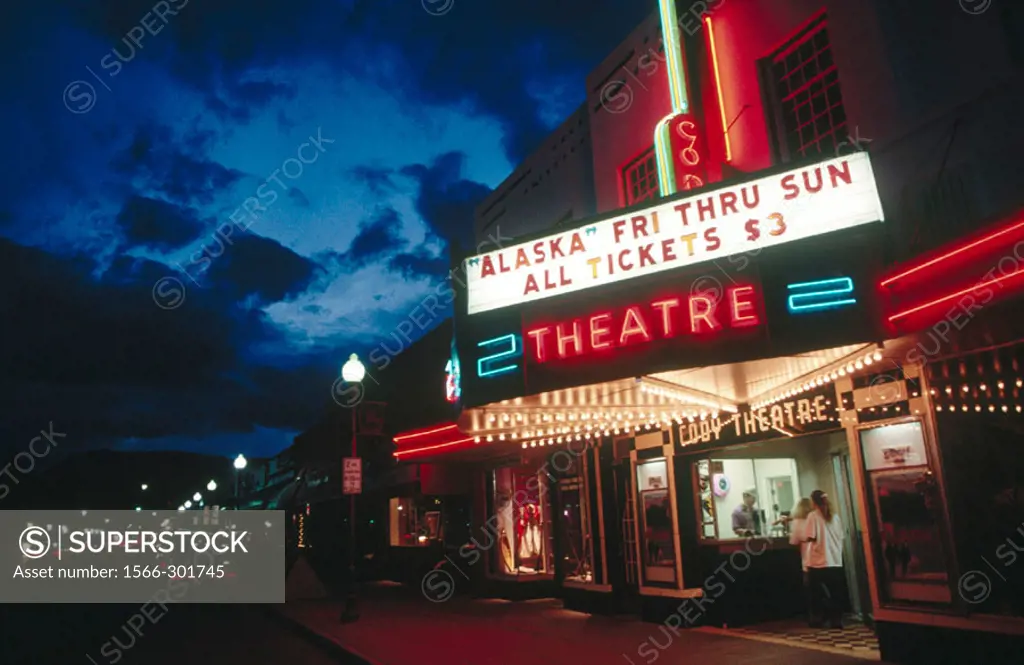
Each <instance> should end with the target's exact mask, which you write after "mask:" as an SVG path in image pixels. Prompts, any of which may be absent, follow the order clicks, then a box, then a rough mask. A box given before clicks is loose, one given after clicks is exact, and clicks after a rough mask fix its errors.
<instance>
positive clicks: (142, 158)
mask: <svg viewBox="0 0 1024 665" xmlns="http://www.w3.org/2000/svg"><path fill="white" fill-rule="evenodd" d="M654 8H655V3H654V0H644V1H642V2H637V1H636V0H604V1H602V0H557V1H555V2H552V1H551V0H518V1H516V2H502V1H500V0H476V1H473V0H366V1H362V0H274V1H269V0H166V1H165V2H154V1H152V0H146V1H143V2H137V1H135V0H111V1H106V2H104V1H101V0H66V1H64V2H57V1H48V0H38V1H34V2H5V3H4V7H3V9H2V10H0V12H2V17H3V28H2V30H3V40H2V41H0V49H2V50H3V57H2V58H0V70H2V72H3V80H4V88H3V89H4V94H3V97H2V101H0V127H2V130H0V131H2V132H3V134H4V137H5V138H4V146H5V148H6V163H7V166H6V168H5V169H4V172H5V173H4V177H3V178H2V179H0V273H2V277H0V314H2V317H3V323H2V325H3V337H4V339H3V345H2V347H0V400H2V402H0V403H2V405H3V407H2V409H0V411H2V416H0V434H2V439H0V440H2V442H3V443H2V446H3V447H2V449H0V463H6V461H7V460H9V459H10V458H11V456H12V455H14V454H15V453H17V452H19V451H23V450H25V449H26V446H27V445H28V442H29V441H30V440H31V439H32V437H33V436H36V435H37V434H38V432H39V430H40V429H45V428H47V425H48V423H49V422H53V423H54V429H55V430H56V431H59V432H64V433H66V434H67V437H66V439H64V440H63V441H62V448H63V451H64V452H67V451H71V450H84V449H90V448H116V449H121V450H157V449H176V450H186V451H196V452H208V453H214V454H223V455H234V454H236V453H238V452H243V453H245V454H246V455H248V456H265V455H272V454H274V453H276V452H278V451H279V450H281V449H282V448H284V447H286V446H288V445H289V444H290V443H291V441H292V437H293V436H294V435H295V434H297V433H298V432H300V431H302V430H303V429H305V428H306V427H308V426H309V425H311V424H312V423H313V422H314V420H315V419H316V418H317V417H318V416H319V415H320V413H321V412H322V409H323V408H324V404H325V402H326V401H329V399H330V390H331V385H332V383H333V382H334V380H335V378H336V377H337V376H338V373H339V368H340V366H341V364H342V363H343V362H344V360H345V359H346V358H347V356H348V354H349V353H351V352H353V351H354V352H359V353H361V354H363V357H364V358H365V357H366V355H365V354H366V353H367V352H368V351H369V350H370V349H372V348H374V347H376V346H378V345H379V344H380V342H381V341H382V340H386V339H389V338H390V337H389V336H390V335H391V332H392V331H393V329H394V326H395V325H396V324H397V323H398V322H399V321H401V320H402V319H404V318H406V317H408V315H409V312H410V311H411V310H412V308H413V307H415V306H416V305H417V304H418V303H419V302H420V301H421V300H422V298H423V297H424V296H425V295H426V294H428V293H430V292H433V291H434V290H435V288H437V286H438V284H439V282H440V280H442V279H444V276H445V275H446V274H447V267H448V259H447V256H446V248H447V243H448V241H449V239H451V238H456V239H460V240H461V241H462V242H467V241H468V236H467V234H471V228H472V212H473V208H474V206H475V204H476V203H477V202H479V201H480V200H481V199H482V198H483V197H484V196H485V195H486V194H487V193H488V192H489V191H490V189H491V188H493V187H495V186H497V185H498V184H499V183H500V182H501V181H502V180H503V179H504V178H505V177H506V176H507V175H508V174H509V173H510V172H511V170H512V168H513V166H514V165H515V164H517V163H519V161H520V160H521V159H522V158H523V157H524V156H525V155H527V154H528V153H529V152H530V150H531V149H532V148H533V147H534V146H535V145H537V143H538V142H539V141H540V140H541V139H542V138H543V137H544V136H545V135H546V134H547V133H548V132H549V131H551V130H552V129H553V128H554V127H556V126H557V125H558V124H559V123H560V122H561V121H562V120H563V119H564V118H565V117H566V116H567V115H568V114H569V113H571V112H572V111H573V110H574V109H575V108H576V107H577V106H578V105H579V104H580V103H581V102H582V101H583V99H584V96H585V86H584V77H585V75H586V74H587V73H588V72H589V71H590V70H591V69H592V68H593V67H594V66H595V65H596V64H597V63H599V62H600V61H601V60H602V59H603V58H604V57H605V56H606V55H607V54H608V53H609V52H610V51H611V50H612V49H613V48H614V47H615V46H616V45H617V44H618V43H619V42H620V41H621V40H622V39H623V38H624V37H625V36H626V35H627V34H628V33H629V31H630V30H631V29H632V27H634V26H636V25H637V24H638V23H639V22H640V21H641V20H642V19H643V18H644V17H645V16H646V15H647V14H648V13H649V12H650V11H652V10H653V9H654ZM300 160H301V161H300ZM218 228H220V229H221V233H220V235H219V236H218V233H217V229H218ZM229 230H230V233H229ZM225 236H227V240H225V239H224V237H225ZM437 322H439V320H438V321H437ZM393 346H394V344H393V343H392V347H393ZM371 371H372V368H371ZM385 373H386V370H385ZM382 378H386V377H382ZM439 389H440V386H439Z"/></svg>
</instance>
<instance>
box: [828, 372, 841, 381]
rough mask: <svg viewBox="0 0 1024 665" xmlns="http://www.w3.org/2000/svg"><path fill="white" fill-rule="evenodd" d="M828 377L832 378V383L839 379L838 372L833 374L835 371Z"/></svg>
mask: <svg viewBox="0 0 1024 665" xmlns="http://www.w3.org/2000/svg"><path fill="white" fill-rule="evenodd" d="M829 376H831V377H832V380H833V381H835V380H836V379H838V378H839V372H835V371H834V372H832V373H831V374H829Z"/></svg>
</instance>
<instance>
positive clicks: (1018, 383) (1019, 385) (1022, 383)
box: [1017, 379, 1024, 388]
mask: <svg viewBox="0 0 1024 665" xmlns="http://www.w3.org/2000/svg"><path fill="white" fill-rule="evenodd" d="M1021 386H1024V381H1021V380H1020V379H1017V387H1018V388H1020V387H1021Z"/></svg>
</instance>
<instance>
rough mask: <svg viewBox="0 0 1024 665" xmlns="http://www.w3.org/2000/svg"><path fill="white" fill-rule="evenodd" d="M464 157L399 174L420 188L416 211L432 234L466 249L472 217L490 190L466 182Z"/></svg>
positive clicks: (443, 157) (450, 155)
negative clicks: (463, 175) (463, 174)
mask: <svg viewBox="0 0 1024 665" xmlns="http://www.w3.org/2000/svg"><path fill="white" fill-rule="evenodd" d="M465 162H466V156H465V155H464V154H462V153H461V152H448V153H445V154H443V155H441V156H440V157H438V158H437V159H435V160H434V162H433V163H432V164H430V165H424V164H414V165H411V166H406V167H405V168H403V169H402V174H403V175H404V176H406V177H409V178H412V179H413V180H415V181H416V182H417V184H418V185H419V192H418V194H417V197H416V211H417V212H418V213H419V214H420V216H421V217H422V218H423V220H424V221H426V222H427V224H428V225H429V226H430V230H431V232H432V233H433V234H434V235H436V236H438V237H439V238H443V239H444V240H446V241H448V242H451V241H453V240H454V241H456V242H457V243H459V244H460V245H463V246H465V247H471V246H472V245H473V213H474V211H475V210H476V206H477V204H478V203H480V201H482V200H483V199H484V197H486V196H487V195H488V194H489V193H490V192H491V188H490V187H488V186H486V185H483V184H481V183H478V182H473V181H471V180H465V179H464V178H463V177H462V170H463V167H464V166H465Z"/></svg>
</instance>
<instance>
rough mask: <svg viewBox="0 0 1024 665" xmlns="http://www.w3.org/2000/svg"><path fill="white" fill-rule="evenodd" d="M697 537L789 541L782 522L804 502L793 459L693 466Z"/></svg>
mask: <svg viewBox="0 0 1024 665" xmlns="http://www.w3.org/2000/svg"><path fill="white" fill-rule="evenodd" d="M696 470H697V487H698V492H699V497H698V505H699V510H700V527H699V528H700V531H701V537H702V538H705V539H709V540H729V539H739V538H747V537H749V536H767V537H778V538H782V537H785V536H787V535H788V534H787V533H786V524H785V520H783V519H782V518H783V517H785V516H788V515H790V514H791V513H792V510H793V507H794V506H795V505H796V503H797V502H798V501H799V500H800V497H801V496H802V495H801V493H800V474H799V473H798V470H797V462H796V459H794V458H790V457H779V458H764V459H760V458H754V459H752V458H736V459H716V458H711V459H703V460H699V461H698V462H697V463H696Z"/></svg>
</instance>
